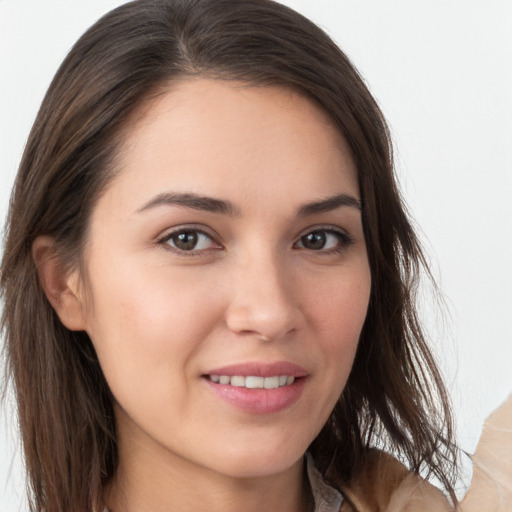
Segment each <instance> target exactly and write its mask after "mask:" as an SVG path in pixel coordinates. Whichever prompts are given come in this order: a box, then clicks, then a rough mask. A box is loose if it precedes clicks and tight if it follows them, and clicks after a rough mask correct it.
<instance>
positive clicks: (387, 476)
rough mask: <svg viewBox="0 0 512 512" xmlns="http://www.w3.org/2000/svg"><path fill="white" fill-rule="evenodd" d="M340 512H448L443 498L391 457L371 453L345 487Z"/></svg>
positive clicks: (434, 488)
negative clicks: (362, 466)
mask: <svg viewBox="0 0 512 512" xmlns="http://www.w3.org/2000/svg"><path fill="white" fill-rule="evenodd" d="M341 490H342V492H343V495H344V497H345V500H344V503H343V505H342V507H341V512H449V511H451V510H452V507H451V505H450V503H449V502H448V500H447V499H446V497H445V496H444V494H443V493H442V492H441V491H440V490H439V489H437V488H436V487H434V486H433V485H431V484H430V483H428V482H427V481H425V480H424V479H423V478H421V477H420V476H419V475H417V474H415V473H411V472H410V471H409V470H408V469H407V468H406V467H405V466H404V465H403V464H401V463H400V462H399V461H398V460H396V459H395V458H394V457H392V456H391V455H388V454H387V453H384V452H381V451H379V450H372V451H371V452H370V453H369V455H368V460H367V463H366V464H365V466H364V468H363V469H362V470H361V471H360V472H359V473H358V474H357V475H356V476H355V477H354V478H353V480H352V481H351V483H350V485H348V486H343V487H342V489H341Z"/></svg>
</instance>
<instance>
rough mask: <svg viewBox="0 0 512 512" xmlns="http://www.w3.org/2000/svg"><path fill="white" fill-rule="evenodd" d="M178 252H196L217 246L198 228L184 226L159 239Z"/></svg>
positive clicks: (217, 246)
mask: <svg viewBox="0 0 512 512" xmlns="http://www.w3.org/2000/svg"><path fill="white" fill-rule="evenodd" d="M159 243H161V244H165V245H169V246H170V247H171V248H172V249H175V250H176V251H179V252H198V251H204V250H207V249H216V248H219V245H218V244H216V243H215V242H214V241H213V240H212V238H211V237H210V236H209V235H207V234H206V233H204V232H203V231H200V230H198V229H192V228H185V229H179V230H177V231H173V232H172V233H169V234H167V235H166V236H165V237H164V238H162V239H161V240H160V242H159Z"/></svg>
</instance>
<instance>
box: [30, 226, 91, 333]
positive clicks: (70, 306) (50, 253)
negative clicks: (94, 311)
mask: <svg viewBox="0 0 512 512" xmlns="http://www.w3.org/2000/svg"><path fill="white" fill-rule="evenodd" d="M32 257H33V258H34V262H35V264H36V267H37V272H38V274H39V280H40V282H41V286H42V287H43V290H44V293H45V294H46V297H47V299H48V301H49V302H50V304H51V305H52V306H53V309H54V310H55V312H56V313H57V315H58V316H59V318H60V320H61V322H62V323H63V324H64V325H65V326H66V327H67V328H68V329H70V330H72V331H82V330H85V313H84V312H85V307H84V300H83V294H82V293H81V291H80V287H79V279H78V271H77V270H74V271H71V272H69V271H66V270H65V267H64V265H63V264H62V262H61V261H59V259H58V258H57V256H56V255H55V240H54V239H53V238H52V237H49V236H38V237H37V238H36V239H35V241H34V243H33V244H32Z"/></svg>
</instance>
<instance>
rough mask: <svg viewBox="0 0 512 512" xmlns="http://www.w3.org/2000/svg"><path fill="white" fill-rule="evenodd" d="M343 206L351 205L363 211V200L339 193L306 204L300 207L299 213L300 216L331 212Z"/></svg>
mask: <svg viewBox="0 0 512 512" xmlns="http://www.w3.org/2000/svg"><path fill="white" fill-rule="evenodd" d="M342 206H349V207H351V208H355V209H357V210H359V211H361V201H360V200H359V199H357V198H356V197H354V196H351V195H348V194H338V195H336V196H332V197H328V198H326V199H322V200H320V201H313V202H311V203H306V204H304V205H303V206H301V207H300V208H299V212H298V215H299V217H307V216H308V215H314V214H315V213H325V212H330V211H332V210H336V209H337V208H341V207H342Z"/></svg>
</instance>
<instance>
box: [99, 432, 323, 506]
mask: <svg viewBox="0 0 512 512" xmlns="http://www.w3.org/2000/svg"><path fill="white" fill-rule="evenodd" d="M125 445H126V443H123V436H122V435H121V436H119V467H118V471H117V473H116V475H115V476H114V478H113V479H112V481H111V482H110V483H109V485H108V486H107V487H106V489H105V493H104V497H105V503H106V505H107V508H108V510H109V511H110V512H173V511H176V512H178V511H179V512H196V511H197V510H208V511H211V512H221V511H222V512H235V511H236V512H239V511H240V510H244V512H261V511H267V510H279V511H280V512H309V511H310V510H313V508H314V507H313V506H312V502H313V500H312V497H311V494H310V490H309V484H308V483H307V477H306V475H305V471H304V461H303V460H302V458H301V459H299V460H298V461H296V463H294V464H293V465H292V466H291V467H290V468H287V469H286V470H284V471H282V472H280V473H277V474H271V475H263V476H255V477H243V478H239V477H234V476H232V475H225V474H222V473H219V472H216V471H213V470H212V469H210V468H205V467H201V466H198V465H196V464H194V463H192V462H190V461H188V460H185V459H182V458H180V457H179V456H176V455H175V454H171V453H169V452H166V451H165V450H164V449H163V447H162V446H157V445H155V446H151V445H149V446H148V444H146V443H144V444H142V443H139V444H135V445H134V444H133V443H130V444H129V450H128V449H125Z"/></svg>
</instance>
